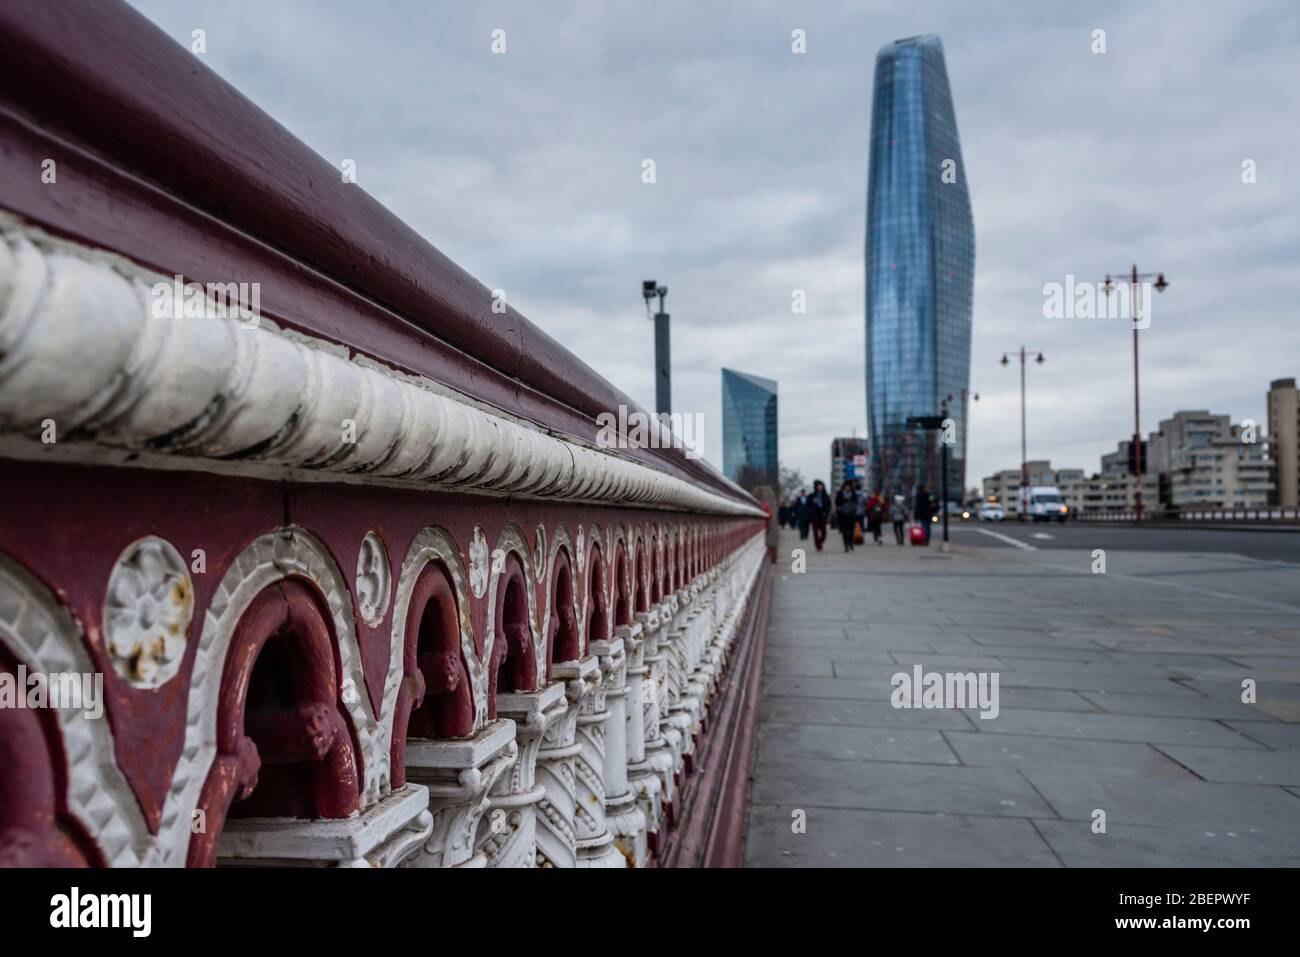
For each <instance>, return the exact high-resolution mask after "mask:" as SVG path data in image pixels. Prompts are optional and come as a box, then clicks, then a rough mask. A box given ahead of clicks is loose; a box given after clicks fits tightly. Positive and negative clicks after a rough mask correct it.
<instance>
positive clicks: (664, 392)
mask: <svg viewBox="0 0 1300 957" xmlns="http://www.w3.org/2000/svg"><path fill="white" fill-rule="evenodd" d="M641 295H642V297H643V298H644V299H645V311H646V315H649V314H650V302H651V300H653V299H654V298H655V296H658V297H659V311H658V312H656V313H655V314H654V316H653V317H652V318H653V319H654V321H655V412H657V413H663V414H664V415H667V414H668V413H669V412H671V411H672V405H673V382H672V371H671V369H670V367H669V357H668V313H666V312H664V297H665V296H667V295H668V287H667V286H660V285H658V284H656V283H655V281H654V280H653V279H647V280H645V281H644V282H642V283H641Z"/></svg>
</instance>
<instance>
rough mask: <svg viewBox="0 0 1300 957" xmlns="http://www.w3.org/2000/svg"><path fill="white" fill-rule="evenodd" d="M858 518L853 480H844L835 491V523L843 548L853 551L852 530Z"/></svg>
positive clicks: (856, 497)
mask: <svg viewBox="0 0 1300 957" xmlns="http://www.w3.org/2000/svg"><path fill="white" fill-rule="evenodd" d="M857 520H858V494H857V490H856V489H855V488H854V487H853V482H852V481H851V480H849V479H845V480H844V484H843V485H842V486H840V490H839V491H838V492H836V493H835V523H836V527H838V528H839V530H840V537H841V538H843V539H844V550H845V551H846V552H851V551H853V532H854V526H855V524H856V523H857Z"/></svg>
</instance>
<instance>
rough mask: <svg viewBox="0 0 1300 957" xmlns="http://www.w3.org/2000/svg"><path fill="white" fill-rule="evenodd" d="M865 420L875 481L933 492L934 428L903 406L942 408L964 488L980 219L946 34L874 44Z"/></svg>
mask: <svg viewBox="0 0 1300 957" xmlns="http://www.w3.org/2000/svg"><path fill="white" fill-rule="evenodd" d="M866 247H867V248H866V267H867V268H866V282H867V289H866V326H867V329H866V332H867V335H866V340H867V354H866V364H867V377H866V378H867V422H868V426H869V429H868V432H869V436H868V437H869V440H870V447H871V466H870V468H871V480H872V484H873V486H875V488H877V489H882V490H885V491H890V492H906V493H910V492H911V491H912V489H913V488H915V486H916V485H918V484H922V483H923V484H925V485H926V486H927V487H928V488H929V489H930V490H931V491H933V492H935V493H936V494H937V493H938V492H939V489H938V487H937V485H938V481H939V474H940V463H939V454H940V446H939V441H940V437H939V435H938V434H936V433H926V432H920V431H917V430H914V429H911V428H908V426H907V419H908V417H909V416H922V415H925V416H930V415H938V414H940V412H941V406H942V404H943V402H944V399H945V398H946V397H947V396H949V395H951V396H952V400H951V401H950V402H949V403H948V416H949V417H950V418H952V419H953V420H954V422H955V424H956V429H957V431H956V441H954V442H953V443H952V444H951V445H950V446H949V449H948V452H949V466H948V483H949V497H950V498H954V499H957V500H960V496H961V495H962V492H963V489H964V488H965V448H966V442H965V434H966V411H967V404H968V403H967V395H968V390H969V386H970V340H971V300H972V291H973V286H974V278H975V225H974V221H973V220H972V218H971V207H970V194H969V192H968V191H967V187H966V167H965V164H964V163H963V161H962V155H961V142H960V141H959V139H958V137H957V118H956V116H955V114H954V112H953V106H952V92H951V90H950V89H949V86H948V71H947V67H946V66H945V65H944V57H943V43H942V42H941V41H940V40H939V38H938V37H937V36H934V35H930V34H927V35H925V36H916V37H908V38H907V39H904V40H896V41H895V42H893V43H891V44H889V45H888V46H886V47H884V48H883V49H882V50H881V51H880V52H879V53H878V54H877V56H876V77H875V91H874V94H873V100H872V108H871V158H870V166H869V169H868V175H867V242H866Z"/></svg>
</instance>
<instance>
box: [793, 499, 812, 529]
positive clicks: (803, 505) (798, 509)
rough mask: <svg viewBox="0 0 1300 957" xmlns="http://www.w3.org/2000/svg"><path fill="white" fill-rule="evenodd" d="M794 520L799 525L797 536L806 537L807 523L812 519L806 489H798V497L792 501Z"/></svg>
mask: <svg viewBox="0 0 1300 957" xmlns="http://www.w3.org/2000/svg"><path fill="white" fill-rule="evenodd" d="M794 521H795V524H796V525H798V526H799V538H801V539H807V538H808V523H809V522H811V521H812V509H811V508H810V507H809V505H808V490H807V489H802V488H801V489H799V497H798V498H797V499H795V502H794Z"/></svg>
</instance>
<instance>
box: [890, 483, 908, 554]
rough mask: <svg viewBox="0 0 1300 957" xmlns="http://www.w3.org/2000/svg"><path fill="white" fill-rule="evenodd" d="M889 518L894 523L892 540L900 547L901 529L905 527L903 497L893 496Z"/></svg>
mask: <svg viewBox="0 0 1300 957" xmlns="http://www.w3.org/2000/svg"><path fill="white" fill-rule="evenodd" d="M889 518H890V520H891V521H892V522H893V523H894V539H895V541H897V542H898V544H900V545H902V544H903V528H904V526H906V525H907V500H906V499H904V498H903V496H901V495H895V496H894V504H893V505H891V506H889Z"/></svg>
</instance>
